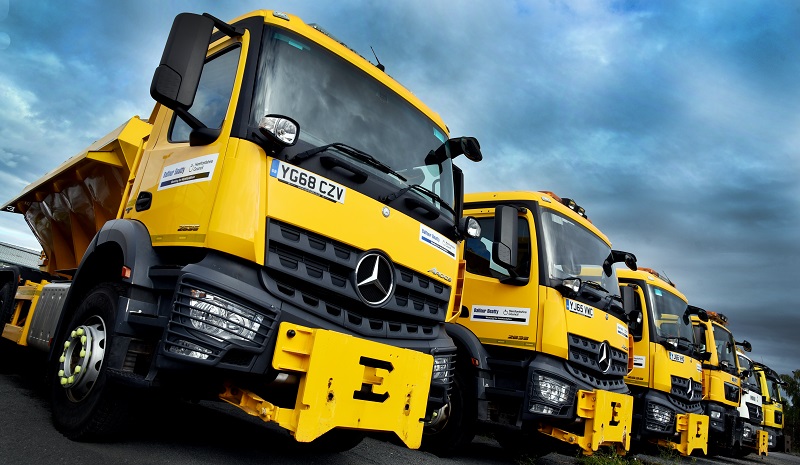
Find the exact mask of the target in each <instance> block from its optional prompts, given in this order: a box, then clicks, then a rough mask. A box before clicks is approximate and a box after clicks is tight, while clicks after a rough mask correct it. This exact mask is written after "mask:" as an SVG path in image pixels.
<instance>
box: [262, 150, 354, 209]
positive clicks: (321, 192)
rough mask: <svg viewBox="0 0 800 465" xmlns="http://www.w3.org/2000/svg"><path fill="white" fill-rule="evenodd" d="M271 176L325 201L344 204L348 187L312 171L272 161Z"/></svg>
mask: <svg viewBox="0 0 800 465" xmlns="http://www.w3.org/2000/svg"><path fill="white" fill-rule="evenodd" d="M269 175H270V176H272V177H273V178H275V179H277V180H278V181H281V182H283V183H286V184H288V185H290V186H293V187H297V188H298V189H302V190H304V191H306V192H310V193H312V194H314V195H317V196H319V197H322V198H323V199H326V200H330V201H331V202H336V203H342V204H343V203H344V196H345V194H346V193H347V188H346V187H344V186H343V185H341V184H338V183H335V182H333V181H331V180H330V179H328V178H324V177H322V176H319V175H317V174H314V173H312V172H311V171H306V170H304V169H303V168H298V167H297V166H294V165H290V164H288V163H283V162H281V161H280V160H272V167H271V168H270V170H269Z"/></svg>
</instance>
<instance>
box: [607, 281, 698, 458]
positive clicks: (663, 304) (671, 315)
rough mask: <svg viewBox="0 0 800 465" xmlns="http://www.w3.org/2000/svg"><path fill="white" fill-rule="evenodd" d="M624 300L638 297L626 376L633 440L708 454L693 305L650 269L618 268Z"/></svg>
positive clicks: (688, 452)
mask: <svg viewBox="0 0 800 465" xmlns="http://www.w3.org/2000/svg"><path fill="white" fill-rule="evenodd" d="M617 277H618V278H619V281H620V286H621V287H620V291H621V293H622V298H623V300H628V299H630V300H633V302H634V311H635V313H634V315H635V316H636V317H635V318H633V319H632V320H631V324H630V333H631V335H632V336H633V340H634V344H633V354H634V355H633V370H632V371H631V372H630V373H629V374H628V376H627V377H626V378H625V382H626V383H627V384H628V386H629V387H630V389H631V395H632V396H633V398H634V401H633V432H632V435H633V438H634V441H636V442H641V443H646V442H650V443H655V444H658V445H661V446H663V447H668V448H671V449H674V450H676V451H678V452H679V453H680V454H681V455H684V456H687V455H691V454H692V453H693V452H695V451H697V452H702V453H703V454H705V453H707V444H708V421H709V420H708V417H707V416H706V415H703V408H702V406H701V405H700V401H701V399H702V397H703V385H702V383H703V370H702V366H701V363H702V359H704V358H707V355H705V354H706V352H702V353H700V351H699V350H698V348H697V347H696V346H695V344H694V340H693V333H692V323H691V320H690V318H691V315H693V314H699V318H705V319H708V317H707V316H706V315H705V312H704V311H703V310H702V309H698V308H697V307H692V306H689V305H688V303H687V300H686V297H685V296H684V295H683V294H682V293H681V292H680V291H678V289H677V288H676V287H675V285H674V284H673V283H672V281H670V280H669V279H667V278H664V277H662V276H661V275H660V274H659V273H657V272H656V271H654V270H653V269H651V268H642V267H639V269H638V270H637V271H631V270H626V269H620V270H618V272H617Z"/></svg>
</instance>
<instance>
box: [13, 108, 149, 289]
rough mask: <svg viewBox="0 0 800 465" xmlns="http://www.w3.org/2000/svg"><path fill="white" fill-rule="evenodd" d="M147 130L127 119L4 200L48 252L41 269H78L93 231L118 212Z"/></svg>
mask: <svg viewBox="0 0 800 465" xmlns="http://www.w3.org/2000/svg"><path fill="white" fill-rule="evenodd" d="M151 129H152V126H151V125H150V124H148V123H147V122H145V121H143V120H141V119H139V117H137V116H135V117H133V118H131V119H130V120H128V121H127V122H126V123H125V124H123V125H122V126H120V127H118V128H117V129H115V130H113V131H111V132H110V133H109V134H108V135H106V136H105V137H103V138H102V139H100V140H98V141H97V142H95V143H93V144H92V145H90V146H89V147H88V148H87V149H86V150H84V151H83V152H81V153H79V154H77V155H75V156H73V157H72V158H70V159H69V160H67V161H65V162H64V163H62V164H61V165H60V166H59V167H57V168H56V169H54V170H52V171H50V172H49V173H47V174H45V175H44V176H42V177H41V178H40V179H38V180H37V181H35V182H33V183H31V184H30V185H28V186H27V187H26V188H25V189H24V190H23V191H22V193H20V194H19V195H18V196H17V197H15V198H14V199H12V200H10V201H9V202H8V203H7V204H6V205H8V206H10V207H13V208H14V209H15V210H16V211H18V212H20V213H22V214H24V215H25V220H26V221H27V222H28V224H29V225H30V227H31V230H33V231H34V233H35V234H36V237H37V239H38V240H39V243H40V244H41V245H42V249H43V251H44V253H45V254H46V255H47V260H46V261H45V266H44V271H47V272H48V273H52V274H56V272H57V270H69V269H75V268H77V267H78V264H79V263H80V260H81V258H82V257H83V254H84V252H86V249H87V247H88V246H89V242H90V241H91V240H92V238H93V237H94V235H95V233H96V232H97V231H98V230H99V229H100V228H101V227H102V226H103V224H105V223H106V221H108V220H111V219H114V218H116V217H117V215H118V213H119V210H120V204H121V203H122V199H123V194H124V189H125V183H126V181H127V180H128V178H129V176H130V173H131V168H132V167H135V165H136V163H137V161H138V159H139V156H140V154H141V152H142V149H143V147H144V144H145V141H146V140H147V138H148V136H149V135H150V131H151Z"/></svg>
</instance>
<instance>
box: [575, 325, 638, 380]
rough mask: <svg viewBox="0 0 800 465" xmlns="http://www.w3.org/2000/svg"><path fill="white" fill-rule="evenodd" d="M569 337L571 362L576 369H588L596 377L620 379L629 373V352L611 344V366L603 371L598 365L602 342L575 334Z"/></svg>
mask: <svg viewBox="0 0 800 465" xmlns="http://www.w3.org/2000/svg"><path fill="white" fill-rule="evenodd" d="M567 338H568V342H569V362H570V365H571V366H573V367H575V368H576V369H579V370H581V371H586V372H587V373H589V374H592V375H594V376H596V377H609V378H619V379H620V380H621V379H622V378H623V377H624V376H625V375H626V374H627V373H628V353H627V352H623V351H621V350H618V349H615V348H613V347H611V346H609V347H608V349H609V350H608V351H609V353H608V355H609V356H610V357H611V366H610V367H609V369H608V371H607V372H606V373H603V372H602V370H601V369H600V367H599V366H598V359H599V356H600V345H601V343H600V342H597V341H593V340H591V339H587V338H585V337H581V336H577V335H575V334H568V335H567ZM623 384H624V383H623Z"/></svg>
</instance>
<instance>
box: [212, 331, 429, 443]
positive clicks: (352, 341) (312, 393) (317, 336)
mask: <svg viewBox="0 0 800 465" xmlns="http://www.w3.org/2000/svg"><path fill="white" fill-rule="evenodd" d="M272 365H273V368H275V369H276V370H279V371H281V372H288V373H294V374H297V375H298V376H299V377H300V390H299V392H298V394H297V398H296V403H295V406H294V408H281V407H277V406H276V405H274V404H272V403H270V402H268V401H265V400H264V399H262V398H260V397H259V396H257V395H256V394H254V393H252V392H250V391H246V390H241V389H238V388H235V387H233V386H227V388H226V390H225V392H224V393H223V394H221V395H220V398H221V399H222V400H225V401H226V402H229V403H231V404H233V405H235V406H237V407H239V408H241V409H242V410H244V411H245V412H247V413H249V414H251V415H254V416H257V417H259V418H261V419H263V420H264V421H273V422H276V423H278V424H279V425H280V426H282V427H284V428H286V429H287V430H289V431H290V432H291V433H292V434H293V435H294V437H295V439H296V440H297V441H300V442H310V441H313V440H314V439H316V438H318V437H320V436H322V435H323V434H325V433H326V432H327V431H329V430H331V429H333V428H348V429H357V430H365V431H366V430H369V431H388V432H394V433H395V434H397V436H398V437H399V438H400V439H401V440H403V442H404V443H405V444H406V445H407V446H408V447H410V448H414V449H415V448H417V447H419V445H420V441H421V440H422V428H423V422H422V418H423V416H424V415H425V409H426V403H427V397H428V387H429V385H430V375H429V373H430V372H431V370H432V369H433V357H431V356H430V355H426V354H422V353H419V352H417V351H412V350H407V349H399V348H397V347H392V346H387V345H385V344H378V343H375V342H371V341H366V340H364V339H361V338H355V337H352V336H347V335H344V334H341V333H338V332H335V331H327V330H322V329H310V328H305V327H302V326H299V325H293V324H290V323H282V324H281V325H280V327H279V330H278V338H277V344H276V349H275V354H274V357H273V359H272Z"/></svg>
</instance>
